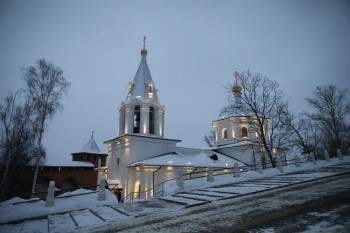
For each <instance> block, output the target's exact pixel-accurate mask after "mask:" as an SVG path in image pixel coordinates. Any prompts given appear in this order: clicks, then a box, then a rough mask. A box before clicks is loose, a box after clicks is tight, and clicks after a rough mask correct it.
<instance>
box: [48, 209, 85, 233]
mask: <svg viewBox="0 0 350 233" xmlns="http://www.w3.org/2000/svg"><path fill="white" fill-rule="evenodd" d="M48 219H49V232H50V233H52V232H62V231H70V230H73V229H75V228H77V227H78V226H77V224H76V223H75V221H74V220H73V218H72V216H71V215H70V213H66V214H55V215H49V217H48Z"/></svg>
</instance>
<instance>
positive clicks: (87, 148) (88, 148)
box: [73, 136, 105, 154]
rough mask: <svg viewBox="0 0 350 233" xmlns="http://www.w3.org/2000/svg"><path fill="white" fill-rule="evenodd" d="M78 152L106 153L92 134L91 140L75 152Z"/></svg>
mask: <svg viewBox="0 0 350 233" xmlns="http://www.w3.org/2000/svg"><path fill="white" fill-rule="evenodd" d="M77 153H90V154H105V153H102V152H101V150H100V148H98V146H97V144H96V142H95V140H94V137H93V136H91V138H90V139H89V141H87V143H86V144H85V145H84V146H83V148H81V150H80V151H79V152H75V153H73V154H77Z"/></svg>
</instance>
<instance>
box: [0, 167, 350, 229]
mask: <svg viewBox="0 0 350 233" xmlns="http://www.w3.org/2000/svg"><path fill="white" fill-rule="evenodd" d="M349 172H350V163H347V164H343V165H336V166H327V167H324V168H322V169H319V170H318V171H306V172H299V173H293V174H281V175H278V176H272V177H264V178H260V179H254V180H247V181H243V182H238V183H231V184H225V185H219V186H212V187H208V188H203V189H195V190H190V191H183V192H178V193H174V194H173V195H172V196H166V197H159V198H155V199H153V200H151V201H145V202H134V203H132V202H128V203H123V204H118V203H115V204H110V205H102V206H94V207H91V208H85V209H78V210H74V211H69V212H64V213H56V214H51V215H48V216H39V217H37V218H35V219H27V220H25V221H23V222H20V223H18V222H17V223H9V224H6V225H0V232H20V233H26V232H38V233H41V232H42V233H47V232H50V233H53V232H67V231H74V230H75V229H79V228H84V227H86V228H88V227H89V226H96V225H97V226H98V225H100V224H105V223H108V222H117V221H125V220H126V219H128V218H135V217H140V216H148V215H151V214H155V213H163V212H164V213H167V212H169V211H176V210H180V209H184V208H190V207H194V206H198V205H203V204H207V203H210V202H213V201H219V200H224V199H229V198H234V197H238V196H241V195H246V194H251V193H256V192H262V191H265V190H268V189H274V188H279V187H285V186H289V185H293V184H296V183H301V182H306V181H310V180H315V179H321V178H323V177H328V176H332V175H337V174H343V173H349Z"/></svg>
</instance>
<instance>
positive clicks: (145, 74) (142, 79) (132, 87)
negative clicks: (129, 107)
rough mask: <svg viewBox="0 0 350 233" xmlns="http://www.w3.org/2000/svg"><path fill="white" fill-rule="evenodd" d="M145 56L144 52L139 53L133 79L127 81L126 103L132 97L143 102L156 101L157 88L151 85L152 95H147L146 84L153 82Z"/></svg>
mask: <svg viewBox="0 0 350 233" xmlns="http://www.w3.org/2000/svg"><path fill="white" fill-rule="evenodd" d="M146 56H147V55H146V54H142V55H141V62H140V65H139V68H138V69H137V72H136V75H135V78H134V81H133V82H132V83H129V93H128V95H127V97H126V100H125V103H126V104H128V103H130V102H131V101H132V100H134V99H139V100H141V101H142V102H144V103H149V102H151V101H158V96H157V90H156V89H155V88H154V87H152V88H153V89H152V93H153V97H152V98H150V96H149V95H148V93H149V89H148V86H149V84H154V82H153V80H152V76H151V72H150V71H149V68H148V65H147V61H146Z"/></svg>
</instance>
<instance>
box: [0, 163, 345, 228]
mask: <svg viewBox="0 0 350 233" xmlns="http://www.w3.org/2000/svg"><path fill="white" fill-rule="evenodd" d="M347 162H350V156H346V157H344V159H343V160H340V159H338V158H333V159H331V161H330V162H327V161H317V164H316V165H315V164H312V163H304V164H302V165H301V167H299V168H297V167H295V166H294V165H289V166H286V167H284V174H287V173H294V172H299V171H308V170H309V171H311V170H317V169H319V168H322V167H327V166H331V165H336V164H342V163H347ZM327 173H328V172H327V170H325V171H324V172H315V171H314V172H310V173H306V174H305V173H304V174H302V175H301V176H302V177H303V178H305V177H306V178H307V179H309V178H310V179H312V178H319V177H322V176H324V175H327ZM277 175H283V174H281V173H280V172H279V171H278V169H276V168H270V169H265V170H263V174H260V173H258V172H256V171H249V172H244V173H242V174H241V177H240V178H235V177H233V175H232V174H231V175H220V176H215V177H214V181H213V182H208V181H206V178H198V179H193V180H186V181H184V183H185V189H186V190H193V189H204V188H209V187H213V186H220V185H225V184H232V183H240V182H243V181H247V180H252V179H262V178H264V177H272V176H277ZM289 176H290V175H289ZM292 176H295V177H297V175H292ZM255 186H256V187H258V186H259V185H255ZM269 186H274V184H272V183H271V184H269ZM231 188H232V187H224V189H226V191H228V189H231ZM252 188H253V187H250V185H249V184H245V186H244V187H242V188H241V189H242V190H241V191H242V192H243V191H244V190H246V191H247V192H248V191H249V190H248V189H252ZM266 188H267V187H266V186H265V187H262V186H261V190H262V189H266ZM243 189H244V190H243ZM232 190H233V191H237V187H236V188H235V189H232ZM164 191H165V192H164V193H166V194H167V196H169V195H170V194H172V193H174V192H176V191H179V190H178V186H177V184H176V181H170V182H168V183H166V184H165V185H164ZM208 191H209V190H208ZM216 191H217V190H216ZM209 192H210V191H209ZM76 194H85V195H78V196H72V195H76ZM97 194H98V193H97V192H93V191H90V190H84V189H78V190H76V191H74V192H68V193H65V194H63V195H61V196H58V197H56V198H55V206H54V207H45V202H44V201H42V200H40V199H38V198H37V199H30V200H24V199H21V198H17V197H16V198H13V199H11V200H8V201H5V202H3V203H1V204H0V224H1V223H6V222H9V221H14V220H22V219H26V218H35V217H40V216H46V215H50V216H52V215H53V214H59V213H61V215H55V216H56V219H55V220H57V221H56V222H57V223H58V222H59V221H58V220H59V219H57V218H58V217H62V218H63V217H64V213H67V212H69V211H73V210H75V211H76V212H75V213H74V214H75V215H76V216H74V218H75V219H77V221H78V225H79V224H80V225H87V224H89V223H90V222H89V221H90V220H89V217H87V216H90V215H91V213H90V212H89V211H87V210H86V209H87V208H89V209H91V210H92V211H95V212H96V213H98V212H101V216H104V215H105V216H108V213H107V212H108V211H109V212H111V211H113V209H106V208H102V206H106V205H111V206H114V207H115V206H116V205H118V209H121V210H123V211H125V212H127V213H131V214H132V213H133V211H132V210H133V209H135V211H134V212H137V213H141V212H142V210H144V212H142V213H143V214H145V215H148V214H151V212H157V211H158V212H159V211H164V210H163V209H164V208H165V209H168V210H169V209H172V208H174V207H173V206H172V207H171V208H166V207H164V206H160V204H159V203H158V204H157V203H156V200H152V201H151V202H142V203H141V202H140V203H139V204H138V203H124V204H123V205H119V204H117V199H116V196H115V195H114V194H112V193H111V192H109V191H108V190H106V196H107V197H106V201H98V200H97ZM165 196H166V195H165ZM147 203H149V204H147ZM146 204H147V205H149V206H145V205H146ZM157 205H159V206H157ZM167 205H169V206H170V204H169V203H168V204H167ZM119 206H120V207H119ZM146 210H147V211H146ZM145 211H146V212H145ZM135 216H136V213H135ZM91 217H93V216H92V215H91ZM52 218H53V216H52ZM116 219H125V217H124V218H122V217H118V218H117V217H116ZM109 220H110V221H114V220H113V219H109ZM36 221H38V222H34V223H33V221H25V222H23V223H20V224H17V225H8V226H7V228H6V232H8V231H9V229H11V227H12V228H13V229H12V230H10V232H11V231H12V232H18V229H19V228H20V229H22V231H23V229H33V226H32V224H34V225H38V226H41V229H43V228H45V227H42V225H43V224H44V225H45V224H47V222H45V221H41V220H36ZM49 221H50V219H49ZM123 221H125V220H123ZM130 221H131V220H130ZM92 222H93V221H91V223H92ZM57 227H59V226H57ZM15 228H16V229H15ZM46 229H47V228H46ZM0 231H1V228H0Z"/></svg>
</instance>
